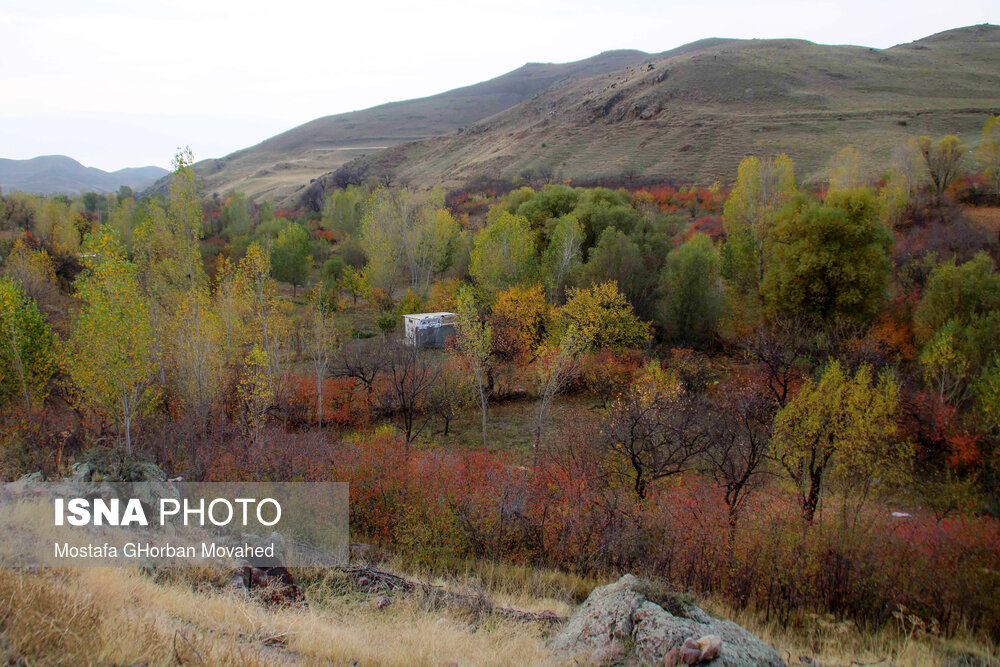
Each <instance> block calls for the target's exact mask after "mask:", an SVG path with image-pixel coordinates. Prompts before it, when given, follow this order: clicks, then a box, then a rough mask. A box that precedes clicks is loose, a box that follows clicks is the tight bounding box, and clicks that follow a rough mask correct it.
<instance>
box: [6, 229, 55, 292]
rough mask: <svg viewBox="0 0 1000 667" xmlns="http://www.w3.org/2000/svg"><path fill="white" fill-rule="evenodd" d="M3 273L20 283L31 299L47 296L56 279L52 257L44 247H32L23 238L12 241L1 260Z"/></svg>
mask: <svg viewBox="0 0 1000 667" xmlns="http://www.w3.org/2000/svg"><path fill="white" fill-rule="evenodd" d="M3 273H4V274H5V275H7V276H10V277H11V278H12V279H14V280H16V281H17V282H19V283H20V284H21V289H22V290H24V293H25V294H26V295H27V296H28V297H29V298H31V299H34V300H35V301H39V300H41V299H42V298H44V297H45V296H47V294H48V292H49V290H50V289H52V286H53V284H54V283H55V280H56V272H55V267H54V266H53V264H52V258H51V257H49V253H47V252H46V251H45V249H44V248H38V249H37V250H36V249H32V248H30V247H28V245H27V243H25V241H24V240H23V239H21V240H18V241H17V242H15V243H14V247H13V248H11V250H10V253H8V254H7V258H6V259H4V262H3Z"/></svg>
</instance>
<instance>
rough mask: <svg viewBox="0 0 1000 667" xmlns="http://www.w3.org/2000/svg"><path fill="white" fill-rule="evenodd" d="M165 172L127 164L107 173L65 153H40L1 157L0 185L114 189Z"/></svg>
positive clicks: (39, 189)
mask: <svg viewBox="0 0 1000 667" xmlns="http://www.w3.org/2000/svg"><path fill="white" fill-rule="evenodd" d="M168 173H170V172H168V171H167V170H166V169H162V168H160V167H128V168H125V169H119V170H117V171H112V172H107V171H104V170H103V169H98V168H96V167H85V166H83V165H82V164H80V163H79V162H77V161H76V160H74V159H73V158H71V157H66V156H65V155H43V156H40V157H35V158H31V159H30V160H8V159H4V158H0V187H2V188H3V189H4V190H20V191H22V192H31V193H35V194H54V193H67V194H78V193H81V192H114V191H116V190H118V188H119V187H121V186H123V185H127V186H129V187H130V188H133V189H139V188H142V187H145V186H147V185H149V184H151V183H153V182H154V181H156V180H157V179H158V178H162V177H163V176H166V175H167V174H168Z"/></svg>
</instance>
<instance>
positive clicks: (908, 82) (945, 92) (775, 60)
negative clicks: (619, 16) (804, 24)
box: [365, 25, 1000, 185]
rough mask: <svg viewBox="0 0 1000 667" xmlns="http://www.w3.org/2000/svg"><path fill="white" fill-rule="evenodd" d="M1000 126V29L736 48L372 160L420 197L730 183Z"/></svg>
mask: <svg viewBox="0 0 1000 667" xmlns="http://www.w3.org/2000/svg"><path fill="white" fill-rule="evenodd" d="M998 112H1000V28H998V27H997V26H993V25H983V26H974V27H968V28H960V29H957V30H951V31H947V32H943V33H939V34H937V35H933V36H931V37H927V38H925V39H921V40H918V41H916V42H912V43H910V44H904V45H899V46H895V47H892V48H890V49H884V50H880V49H872V48H866V47H858V46H825V45H819V44H813V43H811V42H807V41H801V40H752V41H743V40H740V41H737V40H729V41H725V42H722V43H718V44H714V45H709V46H708V47H707V48H700V49H696V50H693V51H689V52H686V53H681V54H675V53H667V54H661V55H660V56H651V57H650V59H649V61H648V62H647V61H644V62H643V63H641V64H635V65H630V66H628V67H625V68H622V69H619V70H617V71H614V72H610V73H605V74H600V75H597V76H594V77H591V78H588V79H584V80H580V81H576V82H572V83H569V84H567V85H565V86H562V87H558V88H554V89H550V90H549V91H548V92H546V93H545V94H542V95H538V96H536V97H534V98H532V99H530V100H527V101H525V102H523V103H521V104H519V105H517V106H516V107H512V108H510V109H507V110H506V111H503V112H500V113H499V114H497V115H495V116H492V117H490V118H487V119H484V120H482V121H480V122H478V123H475V124H473V125H471V126H470V127H467V128H466V129H465V130H464V131H463V132H461V133H458V134H454V135H451V136H448V137H440V138H436V139H430V140H426V141H421V142H415V143H410V144H405V145H401V146H397V147H395V148H392V149H389V150H387V151H384V152H382V153H380V154H379V155H377V156H369V157H367V158H365V160H366V161H368V162H369V163H371V166H372V168H373V169H375V170H380V171H386V170H392V171H393V172H394V173H395V174H396V175H397V176H398V177H400V178H403V179H405V180H408V181H409V182H411V183H414V184H417V185H432V184H438V183H445V184H455V183H459V182H462V181H465V180H466V179H469V178H471V177H474V176H481V175H486V176H507V177H509V176H514V175H517V174H518V173H520V172H521V171H522V170H524V169H526V168H535V167H545V168H550V169H552V170H553V171H554V172H555V173H556V174H557V175H560V176H561V177H563V178H577V179H579V178H586V177H594V176H602V175H609V174H621V173H623V172H632V173H636V174H649V175H658V176H659V175H663V176H671V177H676V178H679V179H683V180H690V179H698V180H712V179H722V180H731V179H732V177H733V174H734V173H735V170H736V166H737V164H738V163H739V160H740V159H741V158H742V157H743V156H744V155H746V154H749V153H758V154H772V153H776V152H786V153H788V154H789V155H790V156H792V157H793V158H794V159H795V161H796V162H797V164H798V165H799V167H800V172H801V173H805V174H808V175H813V176H817V175H820V174H821V172H822V170H823V168H824V165H825V164H826V163H827V161H828V159H829V157H830V156H831V155H832V154H833V153H834V152H835V151H836V150H837V149H838V148H840V147H841V146H843V145H844V144H846V143H853V144H855V145H856V146H857V147H858V149H859V150H861V151H862V153H863V155H864V156H865V158H866V159H867V160H868V162H869V165H870V166H871V167H872V168H873V169H874V168H876V167H877V166H879V165H884V164H885V163H886V161H887V159H888V156H889V153H890V151H891V149H892V147H893V146H895V145H897V144H899V143H900V142H902V141H904V140H905V139H906V137H909V136H913V135H915V134H932V135H938V134H944V133H957V134H959V135H961V136H963V137H964V138H965V139H967V140H969V141H972V142H975V141H976V138H977V133H978V131H979V129H980V128H981V127H982V124H983V123H984V122H985V119H986V117H987V116H988V115H989V114H991V113H998Z"/></svg>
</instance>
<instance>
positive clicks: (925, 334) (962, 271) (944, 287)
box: [913, 252, 1000, 344]
mask: <svg viewBox="0 0 1000 667" xmlns="http://www.w3.org/2000/svg"><path fill="white" fill-rule="evenodd" d="M997 310H1000V274H998V273H997V272H996V270H995V267H994V265H993V260H992V259H990V256H989V255H987V254H986V253H985V252H980V253H978V254H976V256H975V257H973V258H972V259H970V260H969V261H968V262H965V263H964V264H956V263H955V261H954V260H952V261H949V262H945V263H944V264H940V265H939V266H936V267H935V268H934V269H933V270H932V271H931V274H930V276H929V277H928V279H927V286H926V287H925V288H924V293H923V296H921V298H920V302H919V303H918V304H917V308H916V311H915V312H914V315H913V323H914V333H915V335H916V338H917V342H918V343H921V344H922V343H924V342H926V341H928V340H929V339H930V338H931V337H932V336H934V334H935V333H936V332H937V331H938V330H939V329H941V328H942V327H943V326H944V325H945V324H947V323H948V322H949V321H951V320H953V319H957V320H958V321H959V322H960V323H962V324H970V323H971V322H972V321H973V320H974V319H976V318H981V317H985V316H988V315H989V314H990V313H992V312H994V311H997Z"/></svg>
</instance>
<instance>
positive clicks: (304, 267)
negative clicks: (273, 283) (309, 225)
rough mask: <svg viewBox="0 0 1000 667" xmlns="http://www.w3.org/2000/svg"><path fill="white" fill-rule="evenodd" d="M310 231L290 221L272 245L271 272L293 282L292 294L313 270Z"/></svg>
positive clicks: (279, 278) (276, 276)
mask: <svg viewBox="0 0 1000 667" xmlns="http://www.w3.org/2000/svg"><path fill="white" fill-rule="evenodd" d="M312 263H313V260H312V254H311V250H310V244H309V232H307V231H306V230H305V228H304V227H303V226H302V225H300V224H298V223H295V222H289V223H288V224H287V225H285V227H284V229H282V230H281V231H280V232H279V233H278V238H277V239H276V240H275V242H274V245H273V246H271V273H272V275H273V276H274V277H275V278H276V279H277V280H280V281H282V282H286V283H291V285H292V296H293V297H294V296H295V292H296V289H297V288H298V286H299V285H302V284H304V283H305V281H306V279H307V278H309V273H310V271H311V270H312Z"/></svg>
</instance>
